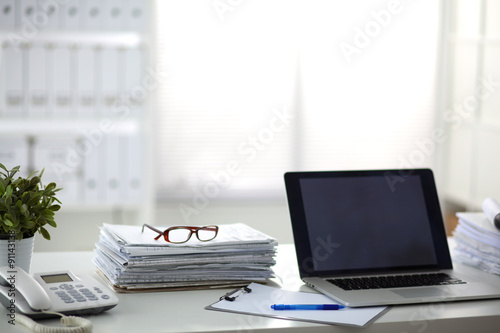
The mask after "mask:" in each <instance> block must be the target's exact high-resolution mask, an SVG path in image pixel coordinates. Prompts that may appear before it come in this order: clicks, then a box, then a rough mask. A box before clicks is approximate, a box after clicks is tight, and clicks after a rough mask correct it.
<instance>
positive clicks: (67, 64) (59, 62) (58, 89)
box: [49, 45, 75, 118]
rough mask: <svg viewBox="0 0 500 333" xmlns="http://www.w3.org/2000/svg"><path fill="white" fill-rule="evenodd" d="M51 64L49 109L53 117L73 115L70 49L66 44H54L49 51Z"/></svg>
mask: <svg viewBox="0 0 500 333" xmlns="http://www.w3.org/2000/svg"><path fill="white" fill-rule="evenodd" d="M50 58H51V61H52V66H51V67H50V70H51V75H49V77H50V79H51V80H52V82H51V84H50V85H49V86H50V89H51V93H50V102H51V105H50V109H51V111H52V115H53V116H54V117H60V116H61V117H65V118H67V117H69V116H75V112H74V110H73V98H72V91H73V90H74V89H73V87H74V85H73V84H72V81H71V71H72V67H71V50H70V49H69V48H68V47H66V46H60V45H59V46H56V47H54V49H53V50H52V52H51V57H50Z"/></svg>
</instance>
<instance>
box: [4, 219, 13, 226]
mask: <svg viewBox="0 0 500 333" xmlns="http://www.w3.org/2000/svg"><path fill="white" fill-rule="evenodd" d="M3 223H4V224H5V225H7V226H9V227H12V226H14V223H12V221H11V220H8V219H5V220H3Z"/></svg>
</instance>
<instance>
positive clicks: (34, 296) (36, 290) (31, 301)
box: [0, 266, 52, 310]
mask: <svg viewBox="0 0 500 333" xmlns="http://www.w3.org/2000/svg"><path fill="white" fill-rule="evenodd" d="M0 277H1V278H2V280H3V281H1V280H0V284H2V285H5V283H7V285H8V286H11V287H12V288H14V289H15V292H16V293H19V294H20V295H22V296H23V297H24V299H25V301H26V302H27V303H28V305H29V307H30V308H31V309H33V310H49V309H50V308H51V307H52V302H51V301H50V298H49V295H47V292H46V291H45V290H44V289H43V288H42V286H41V285H39V284H38V283H37V282H36V281H35V279H33V278H32V277H31V276H30V275H28V273H26V272H25V271H24V270H23V269H22V268H20V267H16V268H15V269H9V267H7V266H3V267H0Z"/></svg>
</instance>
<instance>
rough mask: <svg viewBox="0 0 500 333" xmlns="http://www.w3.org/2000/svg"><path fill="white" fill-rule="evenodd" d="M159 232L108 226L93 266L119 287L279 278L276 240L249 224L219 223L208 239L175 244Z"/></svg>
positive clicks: (184, 285)
mask: <svg viewBox="0 0 500 333" xmlns="http://www.w3.org/2000/svg"><path fill="white" fill-rule="evenodd" d="M157 228H158V229H160V230H165V229H167V228H168V226H161V227H157ZM157 235H158V234H157V233H155V232H154V231H151V230H149V229H148V228H144V232H142V226H127V225H111V224H104V225H103V227H102V228H101V233H100V237H99V241H98V242H97V243H96V249H95V252H96V256H95V257H94V259H93V260H94V264H95V265H96V266H97V267H98V268H99V269H100V271H101V272H102V273H103V274H104V275H105V276H106V278H107V279H108V280H109V282H110V283H111V284H112V286H113V287H114V288H115V290H117V291H120V290H121V291H126V290H141V289H149V290H151V289H153V288H189V287H203V286H211V287H213V286H221V287H222V286H224V287H226V286H231V285H235V286H238V285H244V284H248V283H249V282H253V281H255V282H265V281H266V280H267V279H269V278H272V277H273V276H274V274H273V271H272V268H271V267H272V266H273V265H274V264H275V260H274V257H275V254H276V246H277V245H278V243H277V241H276V240H275V239H274V238H271V237H269V236H267V235H265V234H263V233H262V232H260V231H257V230H255V229H253V228H251V227H249V226H247V225H245V224H242V223H236V224H226V225H219V233H218V235H217V237H216V238H215V239H213V240H211V241H208V242H201V241H199V240H198V239H196V236H195V235H193V237H191V239H190V240H189V241H188V242H186V243H182V244H172V243H168V242H166V241H165V240H164V239H163V237H161V238H159V239H158V240H155V239H154V238H155V237H156V236H157Z"/></svg>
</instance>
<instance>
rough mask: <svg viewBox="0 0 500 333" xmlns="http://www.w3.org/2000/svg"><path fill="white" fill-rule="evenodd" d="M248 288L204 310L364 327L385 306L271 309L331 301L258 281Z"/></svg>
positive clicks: (379, 313)
mask: <svg viewBox="0 0 500 333" xmlns="http://www.w3.org/2000/svg"><path fill="white" fill-rule="evenodd" d="M248 287H249V288H250V289H251V290H252V291H251V292H250V293H243V294H241V295H240V296H238V297H237V298H236V299H235V300H234V301H232V302H231V301H226V300H221V301H219V302H217V303H214V304H212V305H210V306H208V307H206V309H207V310H221V311H229V312H236V313H245V314H252V315H257V316H265V317H273V318H281V319H291V320H301V321H308V322H315V323H324V324H342V325H351V326H360V327H363V326H366V325H367V324H368V323H370V322H371V321H372V320H374V319H375V318H376V317H378V316H379V315H381V314H382V313H383V312H384V310H385V309H387V307H385V306H382V307H363V308H345V309H341V310H273V309H271V305H272V304H331V303H334V301H333V300H332V299H331V298H329V297H327V296H325V295H323V294H317V293H306V292H297V291H288V290H283V289H279V288H274V287H269V286H264V285H260V284H258V283H252V284H250V285H249V286H248Z"/></svg>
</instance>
